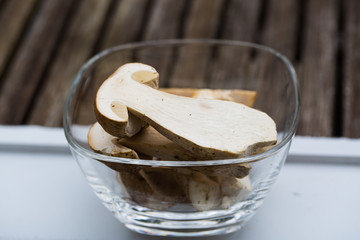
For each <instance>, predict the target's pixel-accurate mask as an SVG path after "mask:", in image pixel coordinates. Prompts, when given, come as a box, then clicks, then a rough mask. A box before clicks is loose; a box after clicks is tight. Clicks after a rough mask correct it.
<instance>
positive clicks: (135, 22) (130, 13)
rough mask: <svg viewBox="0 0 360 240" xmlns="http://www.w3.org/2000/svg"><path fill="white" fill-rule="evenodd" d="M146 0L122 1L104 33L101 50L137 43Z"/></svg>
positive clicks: (144, 13)
mask: <svg viewBox="0 0 360 240" xmlns="http://www.w3.org/2000/svg"><path fill="white" fill-rule="evenodd" d="M148 2H149V1H148V0H122V1H120V3H119V4H118V5H117V7H116V10H115V14H114V17H113V18H112V20H111V21H110V23H109V26H108V30H107V31H106V32H105V36H104V40H103V41H102V43H101V47H100V48H101V49H106V48H109V47H112V46H116V45H120V44H123V43H128V42H135V41H138V37H139V36H140V35H141V31H142V28H143V21H144V18H145V15H146V10H147V8H146V7H147V5H148Z"/></svg>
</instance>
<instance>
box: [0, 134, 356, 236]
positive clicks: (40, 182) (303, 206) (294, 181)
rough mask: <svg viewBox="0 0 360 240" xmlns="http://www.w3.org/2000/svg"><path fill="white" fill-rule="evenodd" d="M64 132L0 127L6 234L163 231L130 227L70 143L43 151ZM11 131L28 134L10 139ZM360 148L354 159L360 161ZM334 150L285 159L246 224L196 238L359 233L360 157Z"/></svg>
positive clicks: (0, 221)
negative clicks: (94, 187)
mask: <svg viewBox="0 0 360 240" xmlns="http://www.w3.org/2000/svg"><path fill="white" fill-rule="evenodd" d="M4 129H5V130H6V131H4ZM18 134H19V135H18ZM62 134H63V133H62V130H61V129H49V131H48V130H46V128H40V129H38V128H32V127H10V128H9V127H0V189H1V193H0V239H135V240H136V239H159V238H157V237H149V236H144V235H140V234H137V233H133V232H131V231H129V230H127V229H126V228H125V227H123V226H122V225H121V223H120V222H118V221H117V220H116V219H115V218H114V217H113V216H112V215H111V214H110V212H109V211H108V210H106V209H105V207H104V206H102V205H101V203H100V201H99V200H98V199H97V197H96V196H95V195H94V194H93V193H92V192H91V190H90V187H89V186H88V185H87V183H86V182H85V179H84V177H83V175H82V173H81V171H80V169H79V168H78V166H77V165H76V163H75V161H74V160H73V158H72V157H71V156H70V154H69V153H68V151H54V152H51V151H44V150H46V149H49V147H55V148H58V147H59V146H62V148H64V147H65V146H66V142H64V141H63V140H64V138H63V135H62ZM9 135H11V136H22V138H20V139H25V140H24V141H20V142H19V141H15V140H12V142H11V141H7V140H6V138H7V137H6V136H9ZM18 139H19V138H18ZM46 139H52V140H49V141H46ZM61 139H62V140H61ZM309 139H310V140H309V141H310V142H309V141H306V138H303V139H302V140H301V141H302V143H301V144H300V142H299V141H297V140H295V142H294V144H293V146H292V152H291V153H292V154H293V156H297V157H299V156H300V155H301V156H306V157H307V158H308V160H310V157H311V154H314V153H311V149H312V148H311V146H314V145H315V146H317V145H316V144H319V143H318V141H312V138H309ZM320 142H322V145H323V144H324V142H323V141H320ZM329 142H330V143H332V144H335V145H334V146H337V149H342V150H344V149H346V148H347V147H349V146H351V144H354V143H356V144H357V143H358V140H349V142H348V141H345V142H342V140H341V141H338V142H335V140H333V139H325V144H328V143H329ZM299 144H300V145H299ZM349 144H350V145H349ZM24 146H25V147H24ZM26 146H28V147H26ZM356 146H359V145H356ZM296 148H298V150H299V152H297V151H298V150H296ZM301 149H303V151H300V150H301ZM307 149H310V150H309V151H310V153H311V154H310V153H309V152H307V151H306V150H307ZM295 150H296V151H295ZM325 150H326V149H324V151H325ZM333 151H334V149H329V150H328V151H327V154H328V153H329V152H333ZM344 154H345V155H346V153H344ZM357 154H358V152H355V153H354V154H353V155H352V156H351V159H352V162H353V163H359V162H360V161H359V160H360V158H359V156H360V154H358V155H357ZM315 155H316V154H315ZM322 156H324V155H317V156H313V157H312V159H313V160H316V159H318V158H319V157H322ZM332 157H333V159H336V161H335V162H336V163H337V164H324V163H322V164H309V163H302V164H301V163H294V162H293V163H288V164H285V166H284V169H283V170H282V172H281V174H280V177H279V179H278V181H277V182H276V183H275V185H274V187H273V189H272V191H271V193H270V194H269V196H268V197H267V199H266V200H265V203H264V205H263V206H262V207H261V208H260V210H259V211H258V212H257V214H256V215H255V217H254V218H253V219H252V220H251V221H250V222H249V223H248V224H247V225H246V226H245V227H244V228H243V229H242V230H240V231H238V232H235V233H233V234H229V235H225V236H217V237H212V238H196V239H213V240H215V239H224V240H230V239H248V240H252V239H267V240H271V239H294V240H296V239H327V240H331V239H360V205H359V202H360V187H358V184H359V182H360V164H352V165H349V164H347V165H344V164H341V163H342V160H343V159H342V156H341V154H340V155H335V156H334V155H332ZM345 157H347V156H345ZM161 239H174V238H161Z"/></svg>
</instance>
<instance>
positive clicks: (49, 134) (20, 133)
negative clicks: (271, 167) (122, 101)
mask: <svg viewBox="0 0 360 240" xmlns="http://www.w3.org/2000/svg"><path fill="white" fill-rule="evenodd" d="M78 130H79V131H86V132H87V130H88V127H81V126H80V127H79V128H78ZM18 148H23V149H27V150H32V149H38V148H40V149H48V150H56V151H68V146H67V142H66V139H65V136H64V130H63V129H62V128H50V127H41V126H4V125H2V126H1V125H0V151H1V149H18ZM289 156H290V157H289V159H288V161H301V162H304V161H310V162H313V161H319V162H329V163H334V162H339V161H340V163H356V164H358V163H360V139H348V138H324V137H303V136H296V137H295V138H294V140H293V142H292V145H291V148H290V152H289ZM314 157H315V158H314Z"/></svg>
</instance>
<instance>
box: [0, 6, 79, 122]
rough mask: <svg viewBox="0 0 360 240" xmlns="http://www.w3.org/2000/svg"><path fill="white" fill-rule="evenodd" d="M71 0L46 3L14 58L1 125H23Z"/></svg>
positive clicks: (0, 98) (0, 107) (0, 104)
mask: <svg viewBox="0 0 360 240" xmlns="http://www.w3.org/2000/svg"><path fill="white" fill-rule="evenodd" d="M71 3H72V1H70V0H57V1H55V0H54V1H44V2H43V5H42V6H41V7H40V10H39V12H38V14H37V17H36V19H35V21H34V23H33V25H32V26H31V28H30V29H29V33H28V35H27V36H25V39H24V41H23V44H22V45H21V46H20V47H19V51H18V53H17V54H16V56H15V57H14V62H13V63H12V64H11V66H10V68H9V71H8V74H7V75H6V76H5V79H4V81H5V82H4V85H3V87H2V89H1V94H0V123H1V124H20V123H22V121H23V119H24V117H25V115H26V111H27V109H28V107H29V104H30V103H31V100H32V97H33V95H34V93H35V91H36V87H37V85H38V84H39V82H40V79H41V76H42V74H43V71H44V70H45V68H46V66H47V64H48V62H49V61H50V58H51V55H52V52H53V50H54V47H55V46H56V40H57V38H58V36H59V34H60V30H61V27H62V25H63V23H64V21H65V19H66V16H67V13H68V11H69V9H70V7H71Z"/></svg>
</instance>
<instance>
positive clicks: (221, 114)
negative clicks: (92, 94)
mask: <svg viewBox="0 0 360 240" xmlns="http://www.w3.org/2000/svg"><path fill="white" fill-rule="evenodd" d="M144 71H146V72H147V74H148V75H149V76H152V75H155V74H157V73H156V70H155V69H154V68H152V67H151V66H148V65H145V64H140V63H130V64H125V65H123V66H121V67H120V68H118V69H117V70H116V71H115V72H114V73H113V74H112V75H111V76H110V77H109V78H108V79H107V80H105V81H104V82H103V84H102V85H101V87H100V88H99V90H98V92H97V94H96V100H95V108H96V109H97V110H96V112H97V116H98V118H99V116H100V118H101V121H103V122H106V124H104V125H103V124H102V126H103V127H104V128H105V126H106V127H108V126H117V125H118V124H119V120H123V119H121V118H119V116H118V115H116V114H115V112H114V110H113V108H114V107H113V106H116V105H117V103H121V104H123V105H125V106H127V108H128V110H129V111H131V112H132V113H133V114H134V115H136V116H137V117H139V118H140V119H142V120H144V121H146V122H148V123H149V124H150V125H152V126H153V127H154V128H155V129H156V130H157V131H158V132H160V133H161V134H162V135H164V136H165V137H167V138H169V139H170V140H172V141H174V142H175V143H177V144H179V145H180V146H182V147H183V148H186V149H188V150H190V151H192V152H194V153H196V154H197V155H198V156H200V157H201V158H207V159H214V158H233V157H240V156H244V155H245V154H246V150H247V148H248V147H251V149H252V150H255V149H256V148H257V146H258V145H259V146H261V147H263V146H264V145H272V144H275V143H276V141H277V133H276V125H275V122H274V121H273V120H272V119H271V118H270V117H269V116H268V115H267V114H265V113H264V112H261V111H259V110H256V109H252V108H249V107H247V106H245V105H243V104H239V103H234V102H230V101H221V100H214V99H196V98H188V97H182V96H176V95H173V94H168V93H165V92H161V91H159V90H156V89H153V88H151V87H148V86H146V85H143V84H141V83H139V82H137V81H135V80H134V77H133V76H134V74H136V73H137V72H144ZM115 108H116V107H115ZM105 130H106V131H107V132H109V131H108V130H107V129H105Z"/></svg>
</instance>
